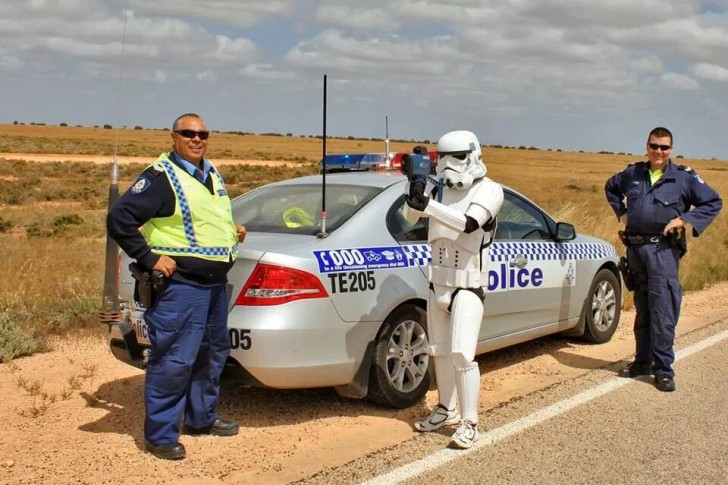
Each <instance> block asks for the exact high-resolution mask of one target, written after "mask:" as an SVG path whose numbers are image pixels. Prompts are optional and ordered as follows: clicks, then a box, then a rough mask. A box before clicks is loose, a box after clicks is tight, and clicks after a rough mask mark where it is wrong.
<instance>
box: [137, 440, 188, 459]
mask: <svg viewBox="0 0 728 485" xmlns="http://www.w3.org/2000/svg"><path fill="white" fill-rule="evenodd" d="M144 449H145V450H147V451H148V452H149V453H151V454H152V455H154V456H156V457H157V458H161V459H162V460H181V459H182V458H184V457H185V456H186V454H185V447H184V445H183V444H182V443H180V442H179V441H178V442H176V443H166V444H164V445H154V444H152V443H150V442H149V441H145V442H144Z"/></svg>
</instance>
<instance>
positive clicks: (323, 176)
mask: <svg viewBox="0 0 728 485" xmlns="http://www.w3.org/2000/svg"><path fill="white" fill-rule="evenodd" d="M322 138H323V157H322V158H321V232H320V233H319V235H318V237H320V238H323V237H326V236H328V234H326V74H324V126H323V137H322Z"/></svg>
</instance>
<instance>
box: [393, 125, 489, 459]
mask: <svg viewBox="0 0 728 485" xmlns="http://www.w3.org/2000/svg"><path fill="white" fill-rule="evenodd" d="M414 151H415V153H417V152H418V149H415V150H414ZM437 152H438V162H437V183H436V184H428V177H427V176H422V175H416V174H412V169H411V168H410V167H409V166H405V167H403V171H404V172H405V173H407V175H408V179H409V183H408V184H407V185H406V188H405V195H406V197H405V201H406V205H405V217H406V218H407V219H408V220H410V221H412V222H414V221H416V220H417V218H419V217H429V219H430V223H429V230H428V242H429V244H430V251H431V254H432V262H431V264H430V266H429V270H428V271H429V275H428V279H429V281H430V292H429V298H428V303H427V327H428V331H429V332H428V333H429V340H430V352H429V353H430V355H432V356H433V359H434V364H435V377H436V380H437V390H438V395H439V402H438V404H437V405H436V406H435V408H434V409H433V410H432V413H431V414H430V415H429V416H427V417H426V418H424V419H422V420H421V421H417V422H416V423H415V429H417V430H418V431H423V432H425V431H434V430H437V429H440V428H442V427H443V426H449V425H458V427H457V429H456V431H455V432H454V434H453V435H452V437H451V441H450V444H449V446H451V447H454V448H463V449H465V448H470V447H471V446H472V445H473V444H474V443H475V442H476V441H477V440H478V438H479V437H480V434H479V433H478V394H479V391H480V372H479V370H478V364H477V363H476V362H475V361H474V359H475V347H476V344H477V341H478V334H479V332H480V324H481V321H482V318H483V303H484V300H485V290H484V288H483V287H484V286H486V285H487V283H488V279H487V278H488V265H489V263H490V257H489V246H490V244H491V242H492V241H493V235H494V233H495V226H496V216H497V214H498V211H499V210H500V208H501V205H502V204H503V189H502V188H501V186H500V185H499V184H498V183H496V182H494V181H492V180H490V179H489V178H487V177H485V174H486V168H485V164H484V163H483V160H482V152H481V147H480V143H479V141H478V139H477V137H476V136H475V135H474V134H473V133H471V132H469V131H462V130H460V131H451V132H449V133H446V134H444V135H443V136H442V137H440V139H439V140H438V142H437ZM406 165H408V164H406ZM433 185H434V187H433Z"/></svg>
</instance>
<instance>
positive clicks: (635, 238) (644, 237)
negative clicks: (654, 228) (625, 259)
mask: <svg viewBox="0 0 728 485" xmlns="http://www.w3.org/2000/svg"><path fill="white" fill-rule="evenodd" d="M665 239H666V238H665V236H664V235H662V234H628V235H627V241H629V243H630V244H657V243H659V242H662V241H664V240H665Z"/></svg>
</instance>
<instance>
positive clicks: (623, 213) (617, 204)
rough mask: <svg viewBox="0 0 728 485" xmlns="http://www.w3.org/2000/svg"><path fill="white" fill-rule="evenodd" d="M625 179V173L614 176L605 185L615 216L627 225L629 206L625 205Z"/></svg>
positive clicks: (608, 200)
mask: <svg viewBox="0 0 728 485" xmlns="http://www.w3.org/2000/svg"><path fill="white" fill-rule="evenodd" d="M623 178H624V172H619V173H617V174H614V175H612V176H611V177H610V178H609V180H607V183H606V184H605V185H604V194H605V195H606V197H607V202H608V203H609V205H610V206H611V208H612V210H613V211H614V214H615V215H616V216H617V219H618V220H619V221H620V222H624V223H625V224H626V223H627V206H625V205H624V190H623V189H622V182H623Z"/></svg>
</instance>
